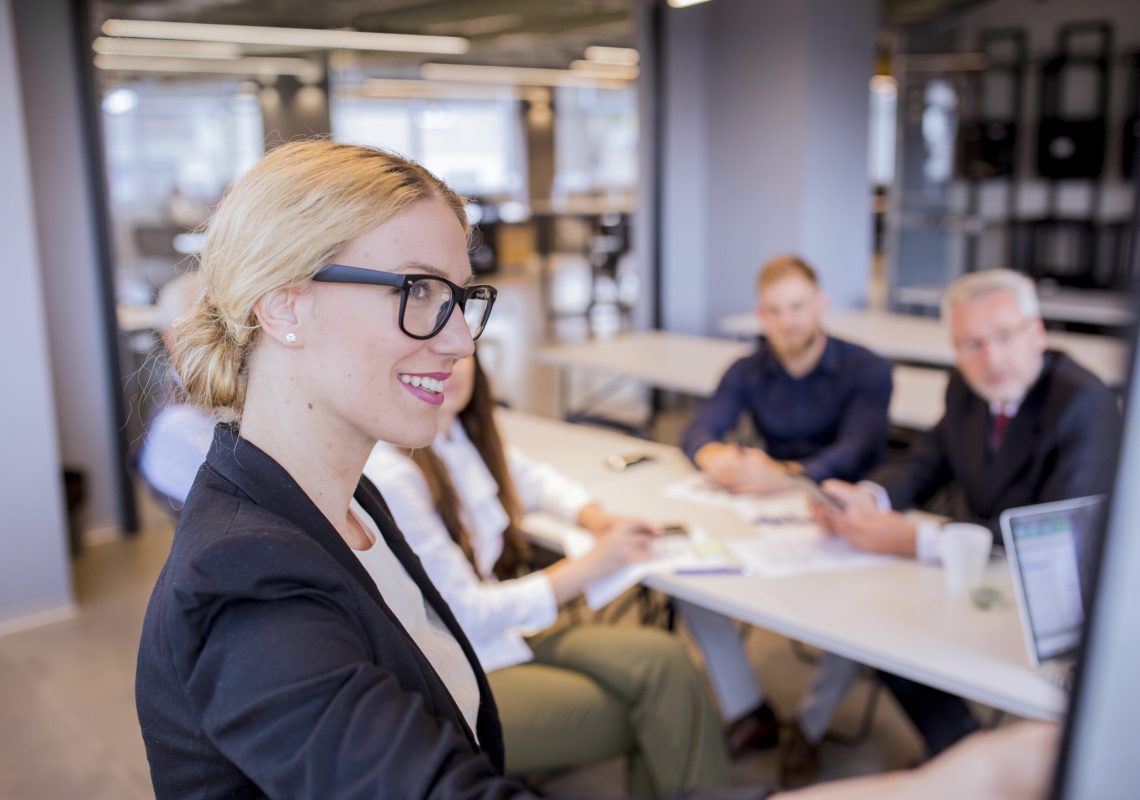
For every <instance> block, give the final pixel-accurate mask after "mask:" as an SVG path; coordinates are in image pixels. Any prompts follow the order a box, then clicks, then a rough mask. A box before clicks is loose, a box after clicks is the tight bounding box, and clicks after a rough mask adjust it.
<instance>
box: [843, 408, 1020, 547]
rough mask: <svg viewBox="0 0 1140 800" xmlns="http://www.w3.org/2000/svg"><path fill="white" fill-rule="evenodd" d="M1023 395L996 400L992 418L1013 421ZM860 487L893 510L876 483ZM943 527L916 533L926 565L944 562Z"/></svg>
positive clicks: (923, 527)
mask: <svg viewBox="0 0 1140 800" xmlns="http://www.w3.org/2000/svg"><path fill="white" fill-rule="evenodd" d="M1024 399H1025V396H1024V395H1022V396H1021V397H1018V398H1017V399H1015V400H1010V401H1007V402H1004V403H1003V402H1001V401H1000V400H994V401H992V402H991V403H990V416H991V417H997V416H998V415H999V414H1001V413H1002V412H1005V415H1006V416H1007V417H1009V418H1010V420H1012V419H1013V418H1014V417H1016V416H1017V411H1018V409H1020V408H1021V401H1022V400H1024ZM859 486H861V487H862V488H864V489H866V490H867V491H869V492H870V493H871V494H873V495H874V496H875V503H876V505H878V507H879V510H880V511H890V510H891V498H890V496H889V495H888V494H887V490H886V489H884V488H883V487H882V486H880V485H879V484H877V483H875V482H874V481H860V482H859ZM941 539H942V526H941V525H940V524H938V523H937V522H920V523H918V527H917V529H916V531H915V541H914V550H915V557H916V558H917V559H918V560H919V561H921V562H922V563H924V564H938V563H939V562H941V561H942V549H941Z"/></svg>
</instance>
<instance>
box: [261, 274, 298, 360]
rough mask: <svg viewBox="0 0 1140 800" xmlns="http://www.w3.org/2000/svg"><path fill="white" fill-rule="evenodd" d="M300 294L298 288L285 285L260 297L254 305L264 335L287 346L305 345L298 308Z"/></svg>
mask: <svg viewBox="0 0 1140 800" xmlns="http://www.w3.org/2000/svg"><path fill="white" fill-rule="evenodd" d="M299 295H300V293H299V292H298V291H297V289H296V288H294V287H288V286H285V287H282V288H280V289H274V290H272V291H270V292H266V293H265V294H263V295H262V296H261V297H260V298H258V300H257V302H256V303H254V305H253V313H254V314H255V315H256V316H257V322H258V325H259V326H260V328H261V333H262V335H263V336H265V337H266V338H268V339H272V340H273V341H275V342H277V343H278V344H281V345H284V346H286V347H300V346H302V345H304V338H303V336H302V335H301V324H300V323H301V319H300V314H299V313H298V308H297V301H298V299H299Z"/></svg>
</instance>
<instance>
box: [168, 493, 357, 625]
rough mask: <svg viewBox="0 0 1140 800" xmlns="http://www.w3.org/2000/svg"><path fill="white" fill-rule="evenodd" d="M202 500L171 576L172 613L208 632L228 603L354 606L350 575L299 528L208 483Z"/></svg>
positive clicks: (181, 539) (179, 543) (190, 517)
mask: <svg viewBox="0 0 1140 800" xmlns="http://www.w3.org/2000/svg"><path fill="white" fill-rule="evenodd" d="M200 488H201V490H200V491H199V492H198V493H197V495H196V496H195V498H194V501H195V505H194V507H193V509H190V508H189V504H188V510H192V511H193V513H191V514H187V513H185V512H184V513H183V515H182V519H183V520H184V524H181V525H179V527H178V531H177V533H176V534H175V542H174V547H173V548H172V550H171V555H170V558H169V559H168V561H167V565H166V568H165V569H164V575H163V580H164V582H165V583H166V586H165V587H161V586H160V587H156V588H165V590H166V593H167V603H166V607H167V611H168V613H176V614H178V615H179V616H181V617H183V619H184V620H185V619H186V618H187V617H189V618H190V620H191V621H193V622H195V623H196V624H194V625H192V627H198V626H208V624H209V621H210V619H211V618H212V617H213V615H214V614H217V613H219V612H220V611H221V610H222V609H224V608H225V607H226V606H227V605H228V604H230V603H234V602H243V601H259V600H266V601H267V600H274V599H279V598H283V597H296V596H301V595H325V596H340V597H343V598H344V602H346V603H351V602H353V601H351V600H349V599H348V596H347V595H348V594H349V593H350V592H351V590H350V589H349V588H348V587H349V586H350V584H351V582H350V581H349V580H347V576H346V575H345V574H344V572H343V570H342V569H341V568H340V566H339V565H338V564H337V563H336V561H335V559H333V558H332V556H330V555H329V554H328V553H327V552H326V551H325V550H324V548H322V547H321V546H320V544H319V543H318V542H317V541H316V540H315V539H313V538H312V537H311V536H309V535H308V534H306V533H305V531H303V530H302V529H301V528H300V527H299V526H298V525H297V524H296V523H294V522H292V521H291V520H288V519H285V518H284V517H281V516H279V515H277V514H274V513H273V512H271V511H268V510H266V509H265V508H263V507H261V506H258V505H257V504H256V503H254V502H253V501H251V500H249V499H247V498H244V497H242V496H240V495H234V494H228V493H226V492H224V491H218V490H216V489H215V488H214V487H211V486H210V485H209V484H208V483H207V484H206V485H204V486H202V487H200Z"/></svg>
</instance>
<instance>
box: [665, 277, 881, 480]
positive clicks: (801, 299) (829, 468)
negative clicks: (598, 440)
mask: <svg viewBox="0 0 1140 800" xmlns="http://www.w3.org/2000/svg"><path fill="white" fill-rule="evenodd" d="M758 290H759V302H758V304H757V308H756V313H757V315H758V316H759V318H760V323H761V325H762V327H763V331H764V338H763V339H761V341H760V344H759V346H758V347H757V349H756V352H755V353H753V354H752V355H749V356H746V357H745V358H742V359H740V360H739V361H737V362H736V363H735V364H733V365H732V366H731V367H729V369H728V372H726V373H725V375H724V377H723V378H722V379H721V381H720V385H719V386H718V387H717V390H716V393H715V394H714V395H713V396H712V398H711V399H709V400H708V401H707V402H706V403H705V404H704V405H703V406H702V407H701V409H700V411H698V412H697V415H696V416H695V417H694V418H693V421H692V422H691V423H690V425H689V427H688V430H686V432H685V436H684V439H683V441H682V448H683V449H684V451H685V454H686V455H688V456H689V458H691V459H692V460H693V463H694V464H696V465H697V467H698V468H699V469H700V470H701V471H702V472H704V473H705V474H707V475H708V476H709V477H710V478H712V479H713V480H714V481H716V482H717V483H718V484H720V485H721V486H723V487H724V488H726V489H728V490H729V491H732V492H738V493H753V494H766V493H768V492H776V491H780V490H782V489H787V488H788V487H789V485H790V478H789V474H795V473H799V474H806V475H807V476H808V477H810V478H813V479H814V480H816V481H823V480H826V479H829V478H837V479H840V480H843V481H855V480H858V479H860V478H862V477H863V476H864V475H865V474H866V473H868V472H869V471H870V470H871V469H873V468H874V467H876V466H877V465H878V464H879V462H880V461H881V460H882V458H883V455H884V454H885V452H886V446H887V436H888V433H889V421H888V407H889V405H890V400H891V365H890V362H888V361H887V360H886V359H884V358H882V357H880V356H877V355H875V354H874V353H872V352H871V351H869V350H867V349H866V348H863V347H860V346H859V345H856V344H852V343H850V342H845V341H843V340H841V339H837V338H835V337H834V336H829V335H828V334H827V333H826V332H825V331H824V329H823V316H824V312H825V311H826V310H827V297H826V295H825V294H824V293H823V292H822V291H821V290H820V286H819V278H818V276H817V275H816V272H815V270H814V269H812V267H811V266H810V265H809V264H808V263H807V262H805V261H804V260H803V259H801V258H797V257H795V256H781V257H779V258H775V259H773V260H771V261H769V262H768V263H767V264H765V265H764V266H763V267H762V268H761V270H760V276H759V280H758ZM745 412H747V413H748V415H749V416H750V417H751V419H752V423H753V425H754V426H755V428H756V432H757V433H758V434H759V436H760V438H761V439H762V440H763V444H764V446H763V449H761V448H759V447H742V446H739V445H736V444H729V443H726V442H724V441H723V439H724V438H725V436H726V435H727V434H728V433H729V432H730V431H731V430H733V428H735V427H736V424H737V421H738V420H739V418H740V415H741V414H743V413H745Z"/></svg>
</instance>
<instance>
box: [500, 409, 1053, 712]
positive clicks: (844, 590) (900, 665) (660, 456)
mask: <svg viewBox="0 0 1140 800" xmlns="http://www.w3.org/2000/svg"><path fill="white" fill-rule="evenodd" d="M497 414H498V417H497V419H498V422H499V425H500V427H501V429H502V430H503V432H504V434H505V438H506V440H507V441H508V442H510V443H511V444H512V445H513V446H514V447H516V448H518V449H519V450H521V451H523V452H524V453H526V454H527V455H530V456H532V457H535V458H538V459H541V460H543V461H546V462H548V463H550V464H552V465H554V466H555V467H556V468H558V469H559V470H561V471H562V472H564V473H565V474H567V475H569V476H570V477H572V478H574V479H576V480H578V481H580V482H581V483H583V484H584V485H585V486H586V487H587V488H588V489H589V490H590V492H591V493H592V494H593V495H594V497H595V498H596V499H598V500H599V501H600V502H601V503H603V504H604V505H605V506H606V508H607V509H609V510H612V511H616V512H619V513H626V514H635V515H640V516H643V517H647V518H649V519H652V520H655V521H658V522H678V521H680V522H684V523H685V524H687V525H688V526H689V527H690V529H692V528H697V527H699V528H700V529H701V530H703V531H705V532H706V533H707V534H709V535H710V536H712V537H714V538H717V539H719V540H722V541H723V540H727V539H731V538H732V537H749V536H756V535H757V534H756V533H755V531H754V529H753V528H752V527H751V524H750V523H749V522H748V521H747V520H746V519H744V518H743V517H741V516H739V515H738V514H737V513H736V512H735V511H733V510H732V509H730V508H726V507H719V506H715V505H709V504H706V503H700V502H693V501H690V500H685V499H681V498H679V497H676V496H672V495H670V494H665V493H663V492H662V488H663V487H665V486H667V485H669V484H671V483H674V482H676V481H678V480H681V479H684V478H686V477H689V476H692V475H693V474H694V470H693V468H692V466H691V465H690V464H689V462H688V461H687V459H685V457H684V455H683V454H682V453H681V452H680V451H679V450H678V449H677V448H675V447H671V446H668V445H664V444H660V443H655V442H647V441H644V440H641V439H635V438H632V437H628V436H624V435H621V434H618V433H615V432H613V431H609V430H602V429H597V428H591V427H587V426H582V425H571V424H568V423H564V422H560V421H556V420H551V419H548V418H542V417H536V416H532V415H528V414H524V413H521V412H518V411H510V410H505V409H502V410H499V411H498V412H497ZM612 453H618V454H623V455H631V454H643V455H648V456H650V457H651V460H649V461H645V462H642V463H640V464H638V465H635V466H632V467H629V468H627V469H625V470H623V471H621V472H615V471H612V470H611V469H609V468H607V467H606V466H605V465H604V459H605V456H606V455H608V454H612ZM773 502H774V501H773ZM542 522H543V520H542V518H541V517H538V518H535V517H528V518H527V519H524V521H523V527H524V529H525V528H528V527H532V528H538V529H540V530H541V529H543V525H542ZM537 536H538V538H539V541H540V542H542V543H545V544H546V545H547V546H550V547H552V548H553V549H558V548H559V542H558V541H557V540H556V537H553V535H552V534H549V533H548V534H545V535H544V534H538V535H537ZM643 582H644V584H645V585H647V586H649V587H650V588H652V589H655V590H658V591H661V592H663V593H665V594H667V595H669V596H672V597H677V598H681V599H684V600H687V601H689V602H691V603H694V604H697V605H700V606H703V607H705V608H708V609H710V610H712V611H715V612H718V613H721V614H724V615H726V616H728V617H731V618H733V619H736V620H739V621H741V622H744V623H747V624H749V625H754V626H758V627H762V628H765V629H768V630H771V631H774V632H776V633H778V634H782V635H784V636H787V637H789V638H792V639H796V640H799V641H801V642H804V643H806V644H809V645H812V646H815V647H819V648H822V649H825V650H828V651H831V652H833V653H836V654H838V655H841V656H845V657H848V658H851V659H854V660H856V661H859V662H861V663H864V664H868V665H870V666H873V667H878V668H880V669H884V670H888V671H890V672H893V673H896V674H898V675H902V676H904V677H907V678H910V679H912V680H916V681H919V682H921V683H924V684H927V685H929V686H934V687H936V688H939V689H943V690H945V691H948V692H952V693H954V694H957V695H960V696H962V697H965V698H968V699H971V700H975V701H977V702H980V703H983V704H985V705H988V706H991V707H993V708H997V709H1001V710H1003V711H1006V712H1009V713H1011V714H1016V715H1019V716H1024V717H1030V718H1038V719H1056V718H1058V717H1060V716H1061V715H1063V713H1064V711H1065V708H1066V705H1067V698H1066V696H1065V694H1064V693H1063V692H1062V691H1061V690H1060V689H1058V688H1057V687H1056V686H1054V685H1053V684H1052V683H1050V682H1049V681H1048V680H1046V679H1045V678H1044V677H1042V676H1041V675H1039V674H1038V673H1037V672H1036V671H1035V670H1034V669H1033V668H1032V667H1031V666H1030V665H1029V662H1028V658H1027V656H1026V652H1025V647H1024V644H1023V639H1022V634H1021V629H1020V627H1019V621H1018V615H1017V609H1016V605H1015V600H1014V596H1013V591H1012V588H1011V584H1010V577H1009V572H1008V568H1007V566H1006V564H1005V562H1004V560H1002V559H1000V558H996V559H994V560H993V561H992V563H991V564H990V565H989V568H988V571H987V576H986V582H987V584H989V585H991V586H993V587H994V588H996V589H997V590H998V591H999V592H1000V595H1001V598H1002V600H1001V602H1000V603H999V604H998V605H997V606H996V607H992V608H990V609H988V610H980V609H977V608H975V607H973V606H972V605H971V603H970V602H969V601H968V600H967V599H965V598H962V597H954V596H950V595H948V594H947V592H946V590H945V588H944V581H943V578H942V574H941V570H940V569H939V568H938V567H932V566H928V565H921V564H918V563H917V562H915V561H913V560H910V559H897V560H888V561H886V562H885V563H877V564H874V565H870V566H866V565H865V566H860V567H857V568H851V569H845V570H840V571H830V572H818V573H804V574H798V575H793V576H785V577H779V578H770V577H761V576H758V575H749V574H715V575H713V574H709V575H680V574H675V573H672V572H658V573H653V574H651V575H649V576H648V577H647V578H645V580H644V581H643Z"/></svg>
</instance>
